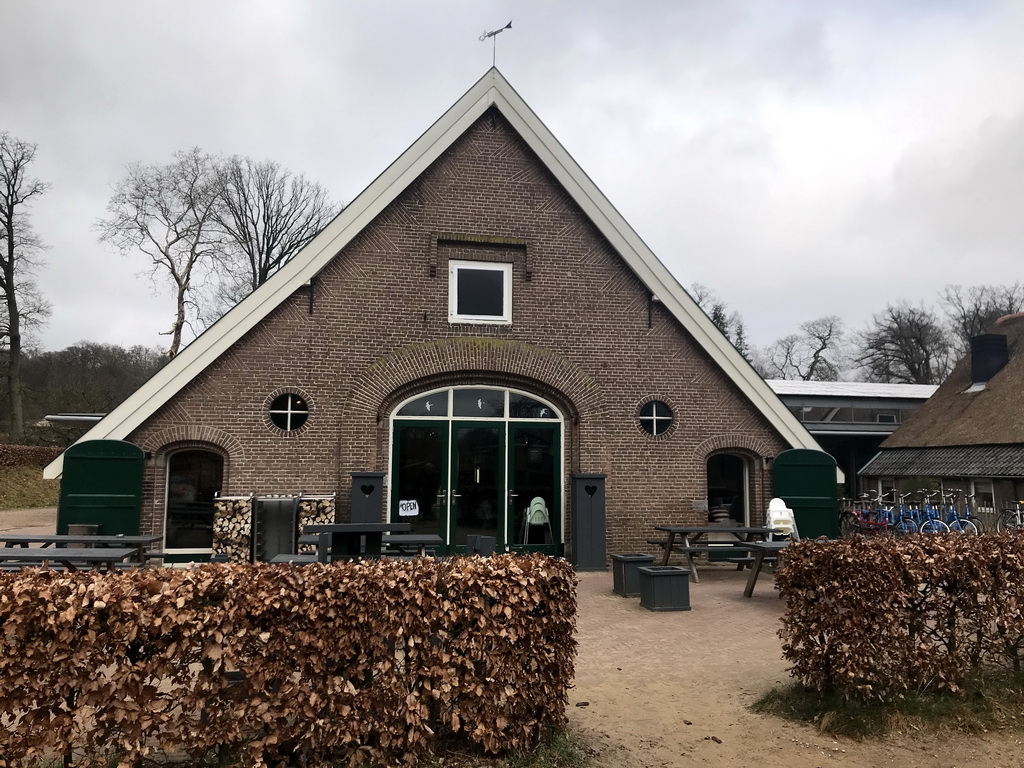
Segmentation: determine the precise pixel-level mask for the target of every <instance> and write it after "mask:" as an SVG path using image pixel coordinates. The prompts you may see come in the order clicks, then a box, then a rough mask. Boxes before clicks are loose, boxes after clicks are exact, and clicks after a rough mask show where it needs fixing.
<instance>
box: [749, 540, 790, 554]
mask: <svg viewBox="0 0 1024 768" xmlns="http://www.w3.org/2000/svg"><path fill="white" fill-rule="evenodd" d="M792 543H793V542H791V541H748V542H747V543H746V546H748V547H750V548H751V549H759V550H764V551H765V552H778V551H779V550H780V549H785V548H786V547H788V546H789V545H790V544H792Z"/></svg>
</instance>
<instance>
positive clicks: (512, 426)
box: [506, 421, 562, 555]
mask: <svg viewBox="0 0 1024 768" xmlns="http://www.w3.org/2000/svg"><path fill="white" fill-rule="evenodd" d="M527 430H530V431H533V432H539V431H544V432H550V433H551V446H552V451H551V466H550V472H551V488H552V492H551V500H550V501H549V502H548V500H547V499H545V501H546V502H547V504H548V522H549V525H550V526H551V543H550V544H522V543H517V542H519V540H520V531H519V530H518V525H519V524H518V521H517V520H516V514H515V513H516V509H517V508H520V509H524V508H525V507H526V506H527V505H529V503H530V499H529V498H525V497H526V496H527V495H528V494H526V493H525V491H526V489H525V488H517V487H515V486H516V484H518V477H517V475H518V470H519V469H520V467H519V466H518V463H517V452H516V450H515V446H516V444H517V443H516V435H517V433H519V432H525V431H527ZM508 432H509V434H508V479H507V482H508V525H507V526H506V536H507V539H508V542H509V549H510V550H511V551H512V552H543V553H545V554H549V555H561V554H562V546H561V544H560V542H561V540H562V536H561V533H562V532H561V520H562V510H561V501H562V483H561V477H562V425H561V423H538V422H514V421H511V422H509V430H508ZM513 494H515V495H513Z"/></svg>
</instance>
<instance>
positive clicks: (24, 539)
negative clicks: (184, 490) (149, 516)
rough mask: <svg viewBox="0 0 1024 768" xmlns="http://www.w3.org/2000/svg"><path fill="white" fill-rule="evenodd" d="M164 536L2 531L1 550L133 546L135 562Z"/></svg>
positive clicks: (0, 534)
mask: <svg viewBox="0 0 1024 768" xmlns="http://www.w3.org/2000/svg"><path fill="white" fill-rule="evenodd" d="M162 540H163V537H162V536H127V535H126V536H118V535H112V536H99V535H96V534H81V535H73V534H66V533H61V534H38V533H0V543H2V544H3V546H2V547H0V550H3V549H13V548H16V547H20V548H28V547H30V546H32V545H36V546H37V547H39V548H44V549H45V548H51V547H67V546H70V545H75V544H77V545H79V546H81V547H83V548H84V547H88V546H91V547H132V548H133V549H134V551H135V557H133V558H132V559H133V560H134V561H135V562H139V563H141V562H144V560H145V555H144V550H145V548H146V547H147V546H152V545H154V544H159V543H160V542H161V541H162Z"/></svg>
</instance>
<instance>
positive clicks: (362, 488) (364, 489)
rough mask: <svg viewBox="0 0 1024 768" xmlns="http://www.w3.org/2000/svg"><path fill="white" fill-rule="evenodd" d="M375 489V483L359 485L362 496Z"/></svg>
mask: <svg viewBox="0 0 1024 768" xmlns="http://www.w3.org/2000/svg"><path fill="white" fill-rule="evenodd" d="M376 489H377V486H376V485H361V486H359V490H360V491H362V492H363V495H364V496H369V495H370V494H371V493H373V492H374V491H375V490H376Z"/></svg>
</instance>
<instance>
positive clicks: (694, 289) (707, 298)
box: [690, 283, 750, 359]
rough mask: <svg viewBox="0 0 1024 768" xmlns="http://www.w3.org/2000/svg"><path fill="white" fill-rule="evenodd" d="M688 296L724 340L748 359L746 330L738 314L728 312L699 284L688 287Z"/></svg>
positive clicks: (716, 297) (727, 307)
mask: <svg viewBox="0 0 1024 768" xmlns="http://www.w3.org/2000/svg"><path fill="white" fill-rule="evenodd" d="M690 295H691V296H692V297H693V300H694V301H695V302H697V306H698V307H700V308H701V309H702V310H703V311H704V314H706V315H707V316H708V318H709V319H710V320H711V322H712V323H714V324H715V327H716V328H718V330H720V331H721V332H722V334H723V335H724V336H725V338H727V339H728V340H729V341H731V342H732V345H733V346H734V347H736V349H737V351H738V352H739V353H740V354H741V355H743V357H745V358H748V359H749V353H750V348H749V344H748V343H747V329H746V327H745V326H744V325H743V318H742V317H740V313H739V312H729V306H728V305H727V304H726V303H725V302H724V301H723V300H722V299H721V298H720V297H719V296H718V294H717V293H715V292H714V291H713V290H711V289H710V288H708V287H707V286H706V285H703V284H701V283H694V284H693V285H691V286H690Z"/></svg>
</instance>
